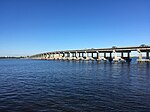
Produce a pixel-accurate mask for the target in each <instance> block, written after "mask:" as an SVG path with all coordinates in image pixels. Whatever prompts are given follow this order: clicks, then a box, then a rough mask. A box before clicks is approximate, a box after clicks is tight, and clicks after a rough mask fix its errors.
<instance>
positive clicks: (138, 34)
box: [0, 0, 150, 56]
mask: <svg viewBox="0 0 150 112" xmlns="http://www.w3.org/2000/svg"><path fill="white" fill-rule="evenodd" d="M143 43H144V44H148V45H150V0H0V56H6V55H8V56H18V55H32V54H36V53H40V52H46V51H55V50H66V49H84V48H104V47H112V46H114V45H115V46H139V45H140V44H143Z"/></svg>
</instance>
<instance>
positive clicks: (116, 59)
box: [113, 50, 118, 62]
mask: <svg viewBox="0 0 150 112" xmlns="http://www.w3.org/2000/svg"><path fill="white" fill-rule="evenodd" d="M113 53H114V59H113V60H114V61H115V62H117V61H118V57H117V52H116V51H115V50H113Z"/></svg>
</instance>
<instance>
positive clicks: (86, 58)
mask: <svg viewBox="0 0 150 112" xmlns="http://www.w3.org/2000/svg"><path fill="white" fill-rule="evenodd" d="M85 61H89V57H88V53H87V52H86V51H85Z"/></svg>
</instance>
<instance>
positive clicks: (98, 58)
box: [96, 51, 101, 61]
mask: <svg viewBox="0 0 150 112" xmlns="http://www.w3.org/2000/svg"><path fill="white" fill-rule="evenodd" d="M96 52H97V61H100V60H101V57H100V53H99V51H96Z"/></svg>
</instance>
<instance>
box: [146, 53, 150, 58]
mask: <svg viewBox="0 0 150 112" xmlns="http://www.w3.org/2000/svg"><path fill="white" fill-rule="evenodd" d="M146 59H149V51H146Z"/></svg>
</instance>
